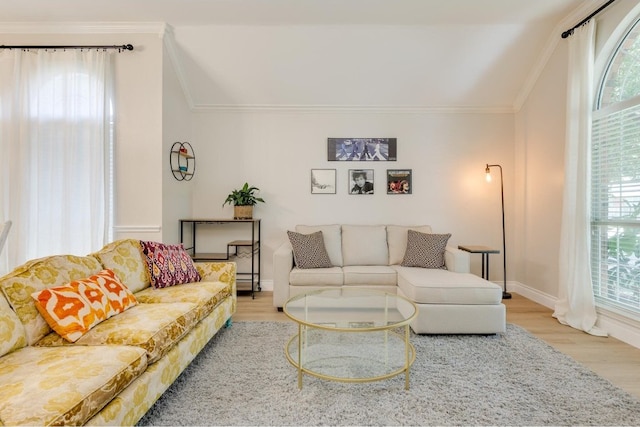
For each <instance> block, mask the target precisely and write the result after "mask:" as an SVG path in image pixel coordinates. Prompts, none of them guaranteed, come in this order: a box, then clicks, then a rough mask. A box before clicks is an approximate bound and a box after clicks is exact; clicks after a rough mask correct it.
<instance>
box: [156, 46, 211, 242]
mask: <svg viewBox="0 0 640 427" xmlns="http://www.w3.org/2000/svg"><path fill="white" fill-rule="evenodd" d="M162 64H163V71H162V83H163V85H162V141H163V142H162V165H161V169H162V239H161V240H162V241H163V242H165V243H178V242H179V241H180V230H179V219H180V218H190V217H191V200H192V198H193V197H194V196H193V187H194V185H193V182H194V179H195V175H194V177H192V178H191V180H186V179H185V180H183V181H178V180H176V179H175V177H174V175H173V173H172V172H171V168H170V164H171V162H170V159H169V157H170V154H169V153H170V151H171V147H172V146H173V144H174V143H175V142H188V143H189V144H190V145H191V146H192V147H193V150H194V152H195V154H196V159H195V166H196V168H197V167H198V166H199V165H200V164H201V163H200V159H201V157H200V152H199V150H198V148H199V146H198V144H197V143H195V142H194V141H193V140H192V138H191V128H192V124H191V120H192V113H191V110H190V108H189V105H188V103H187V101H186V99H185V96H184V91H183V90H182V87H181V86H180V82H179V80H178V76H177V75H176V72H175V69H174V67H173V64H172V62H171V58H170V53H169V52H168V51H167V49H166V46H165V49H164V52H163V56H162ZM175 160H176V159H175V157H174V161H175ZM182 164H186V163H184V162H183V163H182ZM192 164H193V162H191V161H189V165H190V166H191V165H192ZM197 171H198V174H199V173H200V172H199V170H197ZM178 176H180V177H181V175H178Z"/></svg>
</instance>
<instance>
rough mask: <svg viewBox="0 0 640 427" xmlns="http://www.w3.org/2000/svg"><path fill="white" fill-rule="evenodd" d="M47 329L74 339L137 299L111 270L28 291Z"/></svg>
mask: <svg viewBox="0 0 640 427" xmlns="http://www.w3.org/2000/svg"><path fill="white" fill-rule="evenodd" d="M31 296H32V298H33V299H34V300H35V304H36V308H37V309H38V312H40V314H41V315H42V317H44V319H45V320H46V321H47V323H48V324H49V326H51V329H53V330H54V331H56V332H57V333H58V334H59V335H60V336H62V337H63V338H64V339H66V340H67V341H70V342H76V341H77V340H78V339H80V337H82V336H83V335H84V334H86V333H87V332H89V330H91V328H93V327H94V326H96V325H97V324H99V323H100V322H102V321H103V320H106V319H108V318H109V317H112V316H115V315H116V314H118V313H122V312H123V311H125V310H126V309H128V308H130V307H133V306H134V305H136V304H137V303H138V302H137V300H136V298H135V296H134V295H133V294H132V293H131V291H129V289H127V287H126V286H125V285H124V284H122V282H120V280H118V278H117V277H116V276H115V274H114V273H113V271H111V270H103V271H101V272H100V273H98V274H95V275H93V276H91V277H89V278H86V279H82V280H76V281H73V282H71V283H68V284H66V285H63V286H57V287H53V288H48V289H44V290H42V291H38V292H34V293H33V294H31Z"/></svg>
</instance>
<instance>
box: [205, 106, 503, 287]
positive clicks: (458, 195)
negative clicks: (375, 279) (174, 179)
mask: <svg viewBox="0 0 640 427" xmlns="http://www.w3.org/2000/svg"><path fill="white" fill-rule="evenodd" d="M328 137H395V138H398V153H397V158H398V160H397V161H395V162H329V161H327V138H328ZM513 138H514V117H513V115H512V114H484V113H464V112H458V113H439V112H423V113H398V112H379V113H364V112H357V111H323V112H308V111H299V112H277V111H271V112H270V111H262V112H221V111H216V112H200V113H197V114H196V115H195V116H194V134H193V139H194V141H198V143H199V149H198V165H199V166H198V173H197V176H196V179H194V181H195V189H194V199H193V214H194V216H196V217H210V218H217V217H222V218H231V217H232V216H233V212H232V208H231V207H229V206H226V207H224V208H222V206H221V205H222V203H223V201H224V199H225V198H226V196H227V194H228V193H230V192H231V190H233V189H234V188H237V187H239V186H241V185H242V184H243V183H244V182H245V181H248V182H249V184H252V185H255V186H257V187H259V188H260V189H261V196H263V197H264V198H265V200H266V203H265V204H259V205H258V206H257V207H256V208H255V211H254V216H255V217H257V218H262V219H263V224H262V227H263V228H262V231H263V233H262V235H263V257H262V259H263V279H265V280H267V281H268V280H270V279H271V278H272V267H271V260H272V255H273V250H274V249H275V248H276V247H277V246H279V245H280V244H281V243H282V242H284V241H285V240H286V230H288V229H293V227H294V226H295V225H296V224H328V223H351V224H385V223H393V224H429V225H431V226H432V227H433V229H434V231H435V232H439V233H452V237H451V240H450V242H451V243H452V244H454V245H458V244H463V243H465V244H483V245H489V246H493V247H496V248H501V247H502V226H501V224H502V223H501V216H500V215H501V210H500V187H499V180H495V181H494V182H493V184H487V183H486V181H485V179H484V169H485V164H486V163H499V164H502V165H503V167H504V171H505V192H506V194H505V199H506V203H507V215H508V224H507V227H509V228H510V227H511V223H512V222H513V220H512V212H513V196H512V195H513V193H514V188H513V185H512V182H513V177H514V164H513V158H514V152H513V147H514V140H513ZM313 168H330V169H337V194H335V195H326V194H320V195H319V194H314V195H312V194H310V171H311V169H313ZM357 168H372V169H374V170H375V194H373V195H370V196H367V195H350V194H348V188H347V187H348V183H347V174H348V170H349V169H357ZM396 168H406V169H412V170H413V194H411V195H406V196H405V195H387V194H386V191H385V184H386V181H385V179H386V169H396ZM508 233H509V232H508ZM509 239H510V242H514V241H515V235H514V234H513V233H511V234H510V235H509ZM204 244H206V243H204ZM204 249H205V246H202V250H204ZM479 263H480V260H479V259H477V260H474V269H476V270H477V272H478V273H479V270H480V267H479ZM492 265H493V267H494V268H493V269H492V270H491V273H492V274H491V276H492V279H494V280H501V278H502V268H497V267H498V266H501V265H502V261H501V255H500V256H494V258H492Z"/></svg>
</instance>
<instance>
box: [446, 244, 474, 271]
mask: <svg viewBox="0 0 640 427" xmlns="http://www.w3.org/2000/svg"><path fill="white" fill-rule="evenodd" d="M444 265H446V266H447V270H449V271H453V272H455V273H470V272H471V257H470V256H469V252H465V251H462V250H460V249H458V248H456V247H454V246H447V247H446V248H445V250H444Z"/></svg>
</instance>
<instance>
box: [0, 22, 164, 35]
mask: <svg viewBox="0 0 640 427" xmlns="http://www.w3.org/2000/svg"><path fill="white" fill-rule="evenodd" d="M165 28H166V24H165V23H164V22H0V33H3V34H118V33H120V34H163V33H164V32H165Z"/></svg>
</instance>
